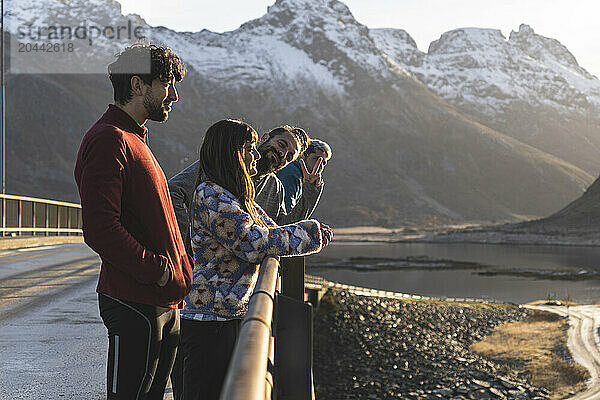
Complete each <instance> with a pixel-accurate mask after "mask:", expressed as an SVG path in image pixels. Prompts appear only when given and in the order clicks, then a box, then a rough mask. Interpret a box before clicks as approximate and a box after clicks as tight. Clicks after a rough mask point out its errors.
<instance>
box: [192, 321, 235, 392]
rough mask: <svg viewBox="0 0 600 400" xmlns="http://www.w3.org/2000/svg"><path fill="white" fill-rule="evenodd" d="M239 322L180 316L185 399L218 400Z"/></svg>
mask: <svg viewBox="0 0 600 400" xmlns="http://www.w3.org/2000/svg"><path fill="white" fill-rule="evenodd" d="M240 323H241V320H239V319H236V320H231V321H223V322H221V321H192V320H188V319H185V318H182V319H181V350H182V356H183V398H184V399H185V400H213V399H214V400H218V398H219V395H220V393H221V387H222V386H223V383H224V381H225V375H226V374H227V367H228V366H229V361H230V360H231V356H232V354H233V349H234V347H235V342H236V340H237V338H238V334H239V330H240Z"/></svg>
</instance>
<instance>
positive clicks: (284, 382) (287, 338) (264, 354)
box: [220, 257, 314, 400]
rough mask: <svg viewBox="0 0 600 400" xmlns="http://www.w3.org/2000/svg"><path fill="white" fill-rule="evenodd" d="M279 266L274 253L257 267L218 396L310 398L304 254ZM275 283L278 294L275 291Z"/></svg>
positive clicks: (308, 307) (253, 399)
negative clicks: (281, 288)
mask: <svg viewBox="0 0 600 400" xmlns="http://www.w3.org/2000/svg"><path fill="white" fill-rule="evenodd" d="M279 267H280V264H279V262H278V261H277V259H276V258H274V257H267V258H265V260H263V262H262V264H261V266H260V271H259V276H258V282H257V285H256V288H255V289H254V292H253V294H252V296H251V297H250V302H249V305H248V312H247V313H246V316H245V318H244V319H243V321H242V324H241V328H240V333H239V336H238V341H237V343H236V346H235V349H234V352H233V356H232V358H231V361H230V363H229V368H228V371H227V376H226V378H225V382H224V384H223V388H222V390H221V397H220V399H221V400H242V399H243V400H266V399H270V400H271V399H278V400H296V399H302V400H307V399H314V390H313V381H312V306H311V305H310V304H307V303H306V302H305V301H304V272H305V265H304V257H292V258H284V259H282V263H281V268H279ZM280 270H281V275H282V279H281V280H279V275H278V273H279V271H280ZM280 283H281V284H282V286H283V293H280V292H279V290H276V289H278V288H279V284H280Z"/></svg>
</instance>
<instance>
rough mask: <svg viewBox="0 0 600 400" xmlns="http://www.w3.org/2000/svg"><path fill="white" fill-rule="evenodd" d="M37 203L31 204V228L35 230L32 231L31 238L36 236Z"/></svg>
mask: <svg viewBox="0 0 600 400" xmlns="http://www.w3.org/2000/svg"><path fill="white" fill-rule="evenodd" d="M36 204H37V203H36V202H35V201H32V202H31V227H32V228H33V230H32V231H31V236H36V231H35V206H36Z"/></svg>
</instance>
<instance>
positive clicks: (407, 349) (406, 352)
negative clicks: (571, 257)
mask: <svg viewBox="0 0 600 400" xmlns="http://www.w3.org/2000/svg"><path fill="white" fill-rule="evenodd" d="M527 315H528V311H526V310H524V309H520V308H518V307H513V306H482V305H472V306H471V305H462V304H461V305H455V304H449V303H431V302H429V303H427V302H407V301H400V300H396V299H385V298H376V297H365V296H357V295H353V294H349V293H347V292H343V291H341V292H334V291H329V292H328V293H327V294H326V296H325V297H324V301H323V303H322V305H321V307H320V308H319V311H318V313H317V316H316V318H315V327H314V332H315V339H314V340H315V343H314V377H315V386H316V392H317V399H318V400H329V399H366V400H375V399H398V398H405V399H499V398H508V399H544V398H547V391H546V389H543V388H539V387H535V386H532V385H529V384H528V383H527V382H526V381H525V380H524V379H523V378H522V377H518V376H516V375H515V374H513V373H511V372H510V370H509V368H508V367H507V366H505V365H504V366H503V365H499V364H497V363H495V362H491V361H488V360H485V359H484V358H482V357H480V356H478V355H477V354H474V353H472V352H470V351H469V346H470V345H471V344H472V343H473V342H475V341H479V340H481V339H482V338H483V337H485V336H486V335H488V334H490V333H491V332H492V330H493V329H494V328H495V327H496V326H498V325H500V324H502V323H504V322H508V321H516V320H520V319H522V318H524V317H525V316H527Z"/></svg>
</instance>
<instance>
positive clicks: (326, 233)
mask: <svg viewBox="0 0 600 400" xmlns="http://www.w3.org/2000/svg"><path fill="white" fill-rule="evenodd" d="M321 237H322V238H323V247H325V246H327V245H328V244H329V243H330V242H331V241H332V240H333V229H331V227H330V226H329V225H325V224H321Z"/></svg>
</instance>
